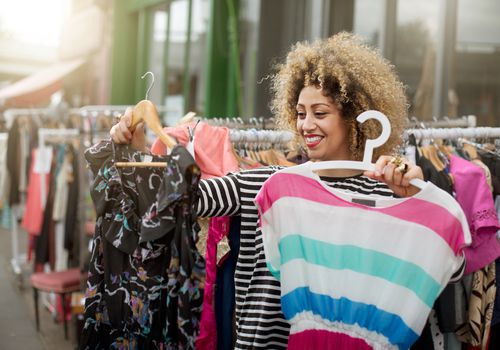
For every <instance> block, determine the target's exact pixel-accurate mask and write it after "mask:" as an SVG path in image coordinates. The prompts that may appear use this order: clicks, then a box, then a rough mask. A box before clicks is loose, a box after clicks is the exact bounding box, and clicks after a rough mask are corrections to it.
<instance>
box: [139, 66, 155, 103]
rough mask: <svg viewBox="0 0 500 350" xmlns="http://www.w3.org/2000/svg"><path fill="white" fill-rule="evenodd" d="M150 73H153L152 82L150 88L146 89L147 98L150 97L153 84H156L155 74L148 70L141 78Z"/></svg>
mask: <svg viewBox="0 0 500 350" xmlns="http://www.w3.org/2000/svg"><path fill="white" fill-rule="evenodd" d="M148 74H151V84H150V85H149V87H148V89H147V90H146V100H147V99H148V97H149V91H151V89H152V88H153V86H154V84H155V75H154V74H153V72H151V71H147V72H146V73H144V74H143V76H142V77H141V79H144V78H145V77H146V75H148Z"/></svg>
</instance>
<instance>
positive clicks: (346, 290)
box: [256, 163, 470, 349]
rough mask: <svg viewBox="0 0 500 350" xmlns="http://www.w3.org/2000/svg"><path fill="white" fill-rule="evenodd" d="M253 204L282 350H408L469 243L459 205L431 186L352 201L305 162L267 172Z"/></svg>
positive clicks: (358, 197)
mask: <svg viewBox="0 0 500 350" xmlns="http://www.w3.org/2000/svg"><path fill="white" fill-rule="evenodd" d="M256 203H257V205H258V208H259V218H260V222H261V225H262V238H263V242H264V250H265V253H266V254H265V255H266V263H267V266H268V268H269V270H270V271H271V273H273V275H274V276H275V277H276V278H277V279H279V280H280V281H281V305H282V310H283V313H284V315H285V317H286V318H287V320H289V322H290V324H291V330H290V337H289V340H288V348H289V349H304V348H306V347H307V348H312V349H330V348H331V349H334V348H359V349H371V348H386V347H387V348H390V347H393V346H397V347H399V348H403V349H407V348H409V347H410V346H411V344H413V343H414V342H415V341H416V340H417V338H418V336H419V334H420V333H421V331H422V329H423V327H424V325H425V323H426V320H427V317H428V315H429V313H430V310H431V308H432V305H433V303H434V301H435V299H436V298H437V296H438V295H439V293H440V292H441V291H442V290H443V288H444V287H445V286H446V284H447V283H448V281H449V280H450V278H451V277H452V275H453V274H454V272H455V271H456V270H458V269H460V267H461V266H462V264H463V255H462V250H463V248H464V247H465V246H466V245H468V244H470V232H469V228H468V224H467V221H466V218H465V215H464V213H463V211H462V210H461V208H460V206H459V205H458V203H456V201H455V200H454V199H453V198H452V197H451V196H450V195H448V194H447V193H446V192H444V191H442V190H440V189H439V188H438V187H436V186H435V185H433V184H432V183H427V184H426V185H425V187H424V188H423V189H422V190H421V191H420V192H419V193H418V194H416V195H415V196H413V197H409V198H401V199H399V198H398V199H395V198H393V199H385V200H384V199H374V198H370V197H367V196H352V195H349V194H346V193H343V192H342V191H339V190H336V189H331V188H328V187H326V186H324V185H323V184H322V183H321V181H320V179H319V177H318V176H317V175H316V174H315V173H314V172H313V171H312V170H311V168H310V167H309V163H306V164H304V165H300V166H297V167H292V168H288V169H284V170H282V171H280V172H278V173H276V174H275V175H273V176H272V177H271V178H270V179H268V180H267V181H266V183H265V184H264V185H263V187H262V189H261V190H260V191H259V194H258V195H257V197H256ZM282 218H286V220H283V219H282ZM360 218H361V219H360ZM332 222H334V223H335V227H334V228H332V224H331V223H332ZM353 222H356V225H355V226H353ZM325 281H328V283H326V284H325V283H324V282H325ZM330 281H333V282H331V283H330ZM371 291H373V293H372V292H371ZM410 291H411V292H410Z"/></svg>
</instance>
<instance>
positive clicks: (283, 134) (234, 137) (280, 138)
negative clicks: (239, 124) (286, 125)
mask: <svg viewBox="0 0 500 350" xmlns="http://www.w3.org/2000/svg"><path fill="white" fill-rule="evenodd" d="M229 135H230V139H231V142H232V143H233V144H247V143H250V144H255V143H269V144H273V145H274V144H286V143H288V142H290V141H292V140H293V133H292V132H290V131H278V130H258V129H247V130H241V129H230V134H229Z"/></svg>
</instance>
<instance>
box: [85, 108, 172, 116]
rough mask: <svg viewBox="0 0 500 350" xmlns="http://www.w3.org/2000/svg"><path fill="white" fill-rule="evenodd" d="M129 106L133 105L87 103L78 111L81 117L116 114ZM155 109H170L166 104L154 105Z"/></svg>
mask: <svg viewBox="0 0 500 350" xmlns="http://www.w3.org/2000/svg"><path fill="white" fill-rule="evenodd" d="M129 107H133V106H128V105H88V106H83V107H80V108H79V109H78V113H79V114H80V115H81V116H82V117H87V116H89V115H90V116H97V115H99V114H102V115H106V116H113V117H115V116H118V115H120V114H123V113H125V110H126V109H127V108H129ZM156 110H157V111H158V112H159V113H165V112H169V111H172V110H170V109H167V107H166V106H156Z"/></svg>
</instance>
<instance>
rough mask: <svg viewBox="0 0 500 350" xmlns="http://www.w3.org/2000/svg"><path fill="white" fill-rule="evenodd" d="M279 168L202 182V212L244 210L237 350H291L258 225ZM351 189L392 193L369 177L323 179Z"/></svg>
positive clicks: (237, 283)
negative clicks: (259, 203) (260, 205)
mask: <svg viewBox="0 0 500 350" xmlns="http://www.w3.org/2000/svg"><path fill="white" fill-rule="evenodd" d="M279 169H281V168H280V167H266V168H260V169H254V170H246V171H242V172H240V173H235V174H230V175H227V176H224V177H221V178H213V179H207V180H202V181H200V185H199V190H200V191H199V192H200V193H199V195H200V200H199V203H198V215H199V216H205V217H207V216H208V217H214V216H227V215H241V243H240V253H239V256H238V261H237V265H236V273H235V287H236V323H237V340H236V349H254V348H256V349H286V347H287V342H288V335H289V332H290V326H289V323H288V322H287V321H286V320H285V319H284V316H283V314H282V312H281V305H280V282H279V281H278V280H277V279H276V278H275V277H274V276H273V275H272V274H271V273H270V272H269V270H268V268H267V266H266V260H265V255H264V249H263V242H262V235H261V232H260V229H259V228H258V224H257V223H258V212H257V207H256V206H255V203H254V199H255V196H256V195H257V192H258V191H259V190H260V189H261V187H262V185H263V183H264V182H265V181H266V180H267V179H268V178H269V177H270V176H271V175H272V174H273V173H275V172H276V171H277V170H279ZM322 179H323V180H324V181H325V184H327V185H328V186H332V187H335V188H339V189H342V190H343V191H346V192H349V193H361V194H370V197H371V198H374V197H387V196H392V195H393V193H392V192H391V190H390V189H389V188H388V187H387V186H386V185H385V184H382V183H380V182H377V181H375V180H372V179H369V178H367V177H364V176H355V177H351V178H322Z"/></svg>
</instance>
